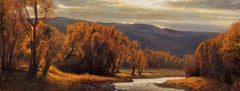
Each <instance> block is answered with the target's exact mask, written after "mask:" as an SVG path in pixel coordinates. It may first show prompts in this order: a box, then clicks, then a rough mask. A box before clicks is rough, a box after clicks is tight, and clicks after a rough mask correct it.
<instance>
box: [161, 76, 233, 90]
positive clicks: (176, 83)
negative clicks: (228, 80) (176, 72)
mask: <svg viewBox="0 0 240 91" xmlns="http://www.w3.org/2000/svg"><path fill="white" fill-rule="evenodd" d="M164 85H165V86H167V87H174V88H188V89H191V91H229V88H228V87H229V86H228V85H226V84H223V83H221V82H219V81H216V80H212V79H208V78H203V77H191V78H186V79H178V80H169V81H166V82H165V83H164Z"/></svg>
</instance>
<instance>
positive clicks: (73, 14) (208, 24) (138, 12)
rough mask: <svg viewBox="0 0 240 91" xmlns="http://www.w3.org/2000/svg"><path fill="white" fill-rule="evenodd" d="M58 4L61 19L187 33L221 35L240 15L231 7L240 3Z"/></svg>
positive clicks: (132, 0)
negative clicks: (138, 26)
mask: <svg viewBox="0 0 240 91" xmlns="http://www.w3.org/2000/svg"><path fill="white" fill-rule="evenodd" d="M227 1H228V2H229V3H226V2H227ZM57 4H58V7H59V8H58V9H57V10H56V13H57V14H56V15H57V16H61V17H69V18H75V19H82V20H90V21H95V22H117V23H146V24H152V25H156V26H159V27H167V28H172V29H176V30H184V31H215V32H216V31H218V32H222V31H224V30H227V28H228V27H229V26H230V25H231V24H232V23H233V22H235V21H237V20H238V19H239V16H240V13H239V11H240V10H238V9H237V8H233V6H230V5H236V4H239V3H238V2H237V0H236V1H234V0H232V1H230V0H71V2H70V1H67V0H58V1H57ZM239 6H240V5H239ZM234 7H235V6H234Z"/></svg>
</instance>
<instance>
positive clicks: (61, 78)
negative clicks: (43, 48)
mask: <svg viewBox="0 0 240 91" xmlns="http://www.w3.org/2000/svg"><path fill="white" fill-rule="evenodd" d="M0 75H1V79H0V91H79V90H81V91H86V90H94V91H98V90H99V91H100V90H104V89H109V87H107V86H101V85H108V86H110V83H106V84H99V83H105V82H116V81H117V79H115V78H112V77H102V76H95V75H89V74H83V75H76V74H71V73H64V72H62V71H60V70H58V69H56V68H55V67H53V66H52V67H51V68H50V70H49V73H48V75H47V77H46V79H45V80H34V81H27V80H25V77H26V71H25V69H20V70H18V71H16V72H14V73H12V74H8V75H5V76H3V75H2V74H0ZM89 84H93V85H94V86H92V85H91V86H89ZM95 86H98V87H95ZM111 89H113V88H111Z"/></svg>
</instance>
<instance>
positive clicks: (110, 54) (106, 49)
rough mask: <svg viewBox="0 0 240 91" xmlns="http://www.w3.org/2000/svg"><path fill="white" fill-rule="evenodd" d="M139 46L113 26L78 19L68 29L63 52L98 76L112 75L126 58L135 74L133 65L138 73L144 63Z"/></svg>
mask: <svg viewBox="0 0 240 91" xmlns="http://www.w3.org/2000/svg"><path fill="white" fill-rule="evenodd" d="M138 45H139V44H138V43H137V42H136V41H133V42H132V41H131V40H129V39H128V38H127V37H126V36H124V35H123V34H122V32H120V31H119V30H116V29H115V28H114V27H112V26H103V25H101V24H96V23H85V22H77V23H73V24H70V25H69V26H68V28H67V36H66V39H65V47H64V50H65V52H64V55H65V60H75V61H79V62H81V63H82V65H86V66H85V67H83V69H85V70H86V71H87V72H88V73H91V74H97V75H113V74H114V73H115V72H117V71H119V67H120V64H121V62H122V61H123V60H128V61H127V62H129V63H130V64H131V65H132V69H133V75H134V71H135V67H139V74H141V72H142V69H143V68H144V65H146V64H145V63H146V62H145V61H146V60H145V59H144V57H145V56H144V54H143V53H142V51H141V50H140V48H139V46H138Z"/></svg>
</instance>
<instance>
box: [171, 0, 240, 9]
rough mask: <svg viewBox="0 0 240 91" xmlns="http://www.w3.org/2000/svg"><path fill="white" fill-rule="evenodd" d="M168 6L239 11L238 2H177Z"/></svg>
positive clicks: (192, 0)
mask: <svg viewBox="0 0 240 91" xmlns="http://www.w3.org/2000/svg"><path fill="white" fill-rule="evenodd" d="M168 4H169V5H173V6H181V7H198V8H214V9H230V10H232V9H235V10H238V9H240V7H239V6H240V1H239V0H187V1H186V0H182V1H179V2H168Z"/></svg>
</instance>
